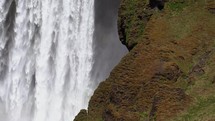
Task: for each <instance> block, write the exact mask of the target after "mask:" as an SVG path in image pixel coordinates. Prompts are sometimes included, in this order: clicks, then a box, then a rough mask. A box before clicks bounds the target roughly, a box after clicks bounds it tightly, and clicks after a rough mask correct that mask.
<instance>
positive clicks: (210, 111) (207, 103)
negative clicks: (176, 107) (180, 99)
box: [174, 97, 215, 121]
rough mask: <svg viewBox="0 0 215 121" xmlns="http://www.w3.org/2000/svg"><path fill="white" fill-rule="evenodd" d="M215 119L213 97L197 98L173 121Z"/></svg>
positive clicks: (214, 100) (214, 101) (214, 98)
mask: <svg viewBox="0 0 215 121" xmlns="http://www.w3.org/2000/svg"><path fill="white" fill-rule="evenodd" d="M211 119H215V97H210V98H207V99H202V98H199V99H197V103H196V104H195V105H194V106H192V107H191V108H190V109H189V110H188V111H187V112H186V113H185V114H183V115H182V116H180V117H178V118H177V119H174V121H203V120H211Z"/></svg>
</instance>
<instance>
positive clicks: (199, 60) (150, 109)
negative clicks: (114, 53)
mask: <svg viewBox="0 0 215 121" xmlns="http://www.w3.org/2000/svg"><path fill="white" fill-rule="evenodd" d="M132 2H133V3H132ZM213 4H214V3H213V2H209V1H205V0H195V1H183V0H172V1H171V0H169V1H168V2H167V3H166V4H165V7H164V9H163V10H162V11H158V10H152V9H150V8H148V7H147V5H148V3H147V2H146V1H143V0H135V1H131V0H122V3H121V9H120V14H119V27H120V29H119V31H120V38H121V40H122V41H123V43H124V44H125V45H126V46H127V47H128V49H129V50H130V52H129V54H127V55H126V56H125V57H124V58H123V59H122V60H121V62H120V63H119V64H118V65H117V66H116V67H115V69H114V70H113V71H112V72H111V74H110V76H109V78H108V79H107V80H105V81H104V82H102V83H101V84H100V85H99V87H98V88H97V90H96V91H95V93H94V95H93V96H92V98H91V100H90V102H89V108H88V113H83V112H85V111H81V113H80V114H79V115H78V116H77V117H76V121H148V120H157V121H167V120H176V121H177V120H178V121H184V120H189V121H194V120H195V121H196V120H198V121H212V120H215V116H214V114H215V113H214V106H215V98H214V94H215V90H214V86H215V83H214V82H215V81H214V77H215V76H214V75H215V61H214V60H215V49H214V48H215V39H214V38H215V15H214V13H213V12H211V7H208V6H213ZM212 8H213V7H212ZM83 117H84V118H83Z"/></svg>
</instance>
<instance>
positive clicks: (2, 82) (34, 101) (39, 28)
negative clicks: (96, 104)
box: [0, 0, 94, 121]
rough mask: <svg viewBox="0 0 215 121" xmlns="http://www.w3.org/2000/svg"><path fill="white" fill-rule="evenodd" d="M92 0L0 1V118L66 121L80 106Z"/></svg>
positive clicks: (86, 79)
mask: <svg viewBox="0 0 215 121" xmlns="http://www.w3.org/2000/svg"><path fill="white" fill-rule="evenodd" d="M93 8H94V0H1V1H0V120H1V121H71V120H73V119H74V117H75V115H76V114H77V113H78V112H79V110H80V109H84V108H85V109H86V108H87V106H88V101H89V98H90V96H91V95H92V93H93V91H94V90H93V89H92V88H90V86H89V85H91V84H90V82H91V81H90V80H91V75H90V72H91V70H92V65H93V32H94V9H93Z"/></svg>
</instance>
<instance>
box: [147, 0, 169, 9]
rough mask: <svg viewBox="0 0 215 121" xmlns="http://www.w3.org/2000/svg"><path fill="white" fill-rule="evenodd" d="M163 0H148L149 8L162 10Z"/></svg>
mask: <svg viewBox="0 0 215 121" xmlns="http://www.w3.org/2000/svg"><path fill="white" fill-rule="evenodd" d="M164 4H165V0H150V1H149V6H150V7H151V8H155V7H157V8H158V9H159V10H162V9H163V8H164Z"/></svg>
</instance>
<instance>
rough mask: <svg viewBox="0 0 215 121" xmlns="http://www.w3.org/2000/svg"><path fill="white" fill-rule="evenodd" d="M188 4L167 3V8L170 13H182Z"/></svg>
mask: <svg viewBox="0 0 215 121" xmlns="http://www.w3.org/2000/svg"><path fill="white" fill-rule="evenodd" d="M187 5H188V4H187V3H186V2H183V1H181V2H169V3H167V7H168V8H169V9H170V10H172V11H182V10H183V9H184V8H185V7H186V6H187Z"/></svg>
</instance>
